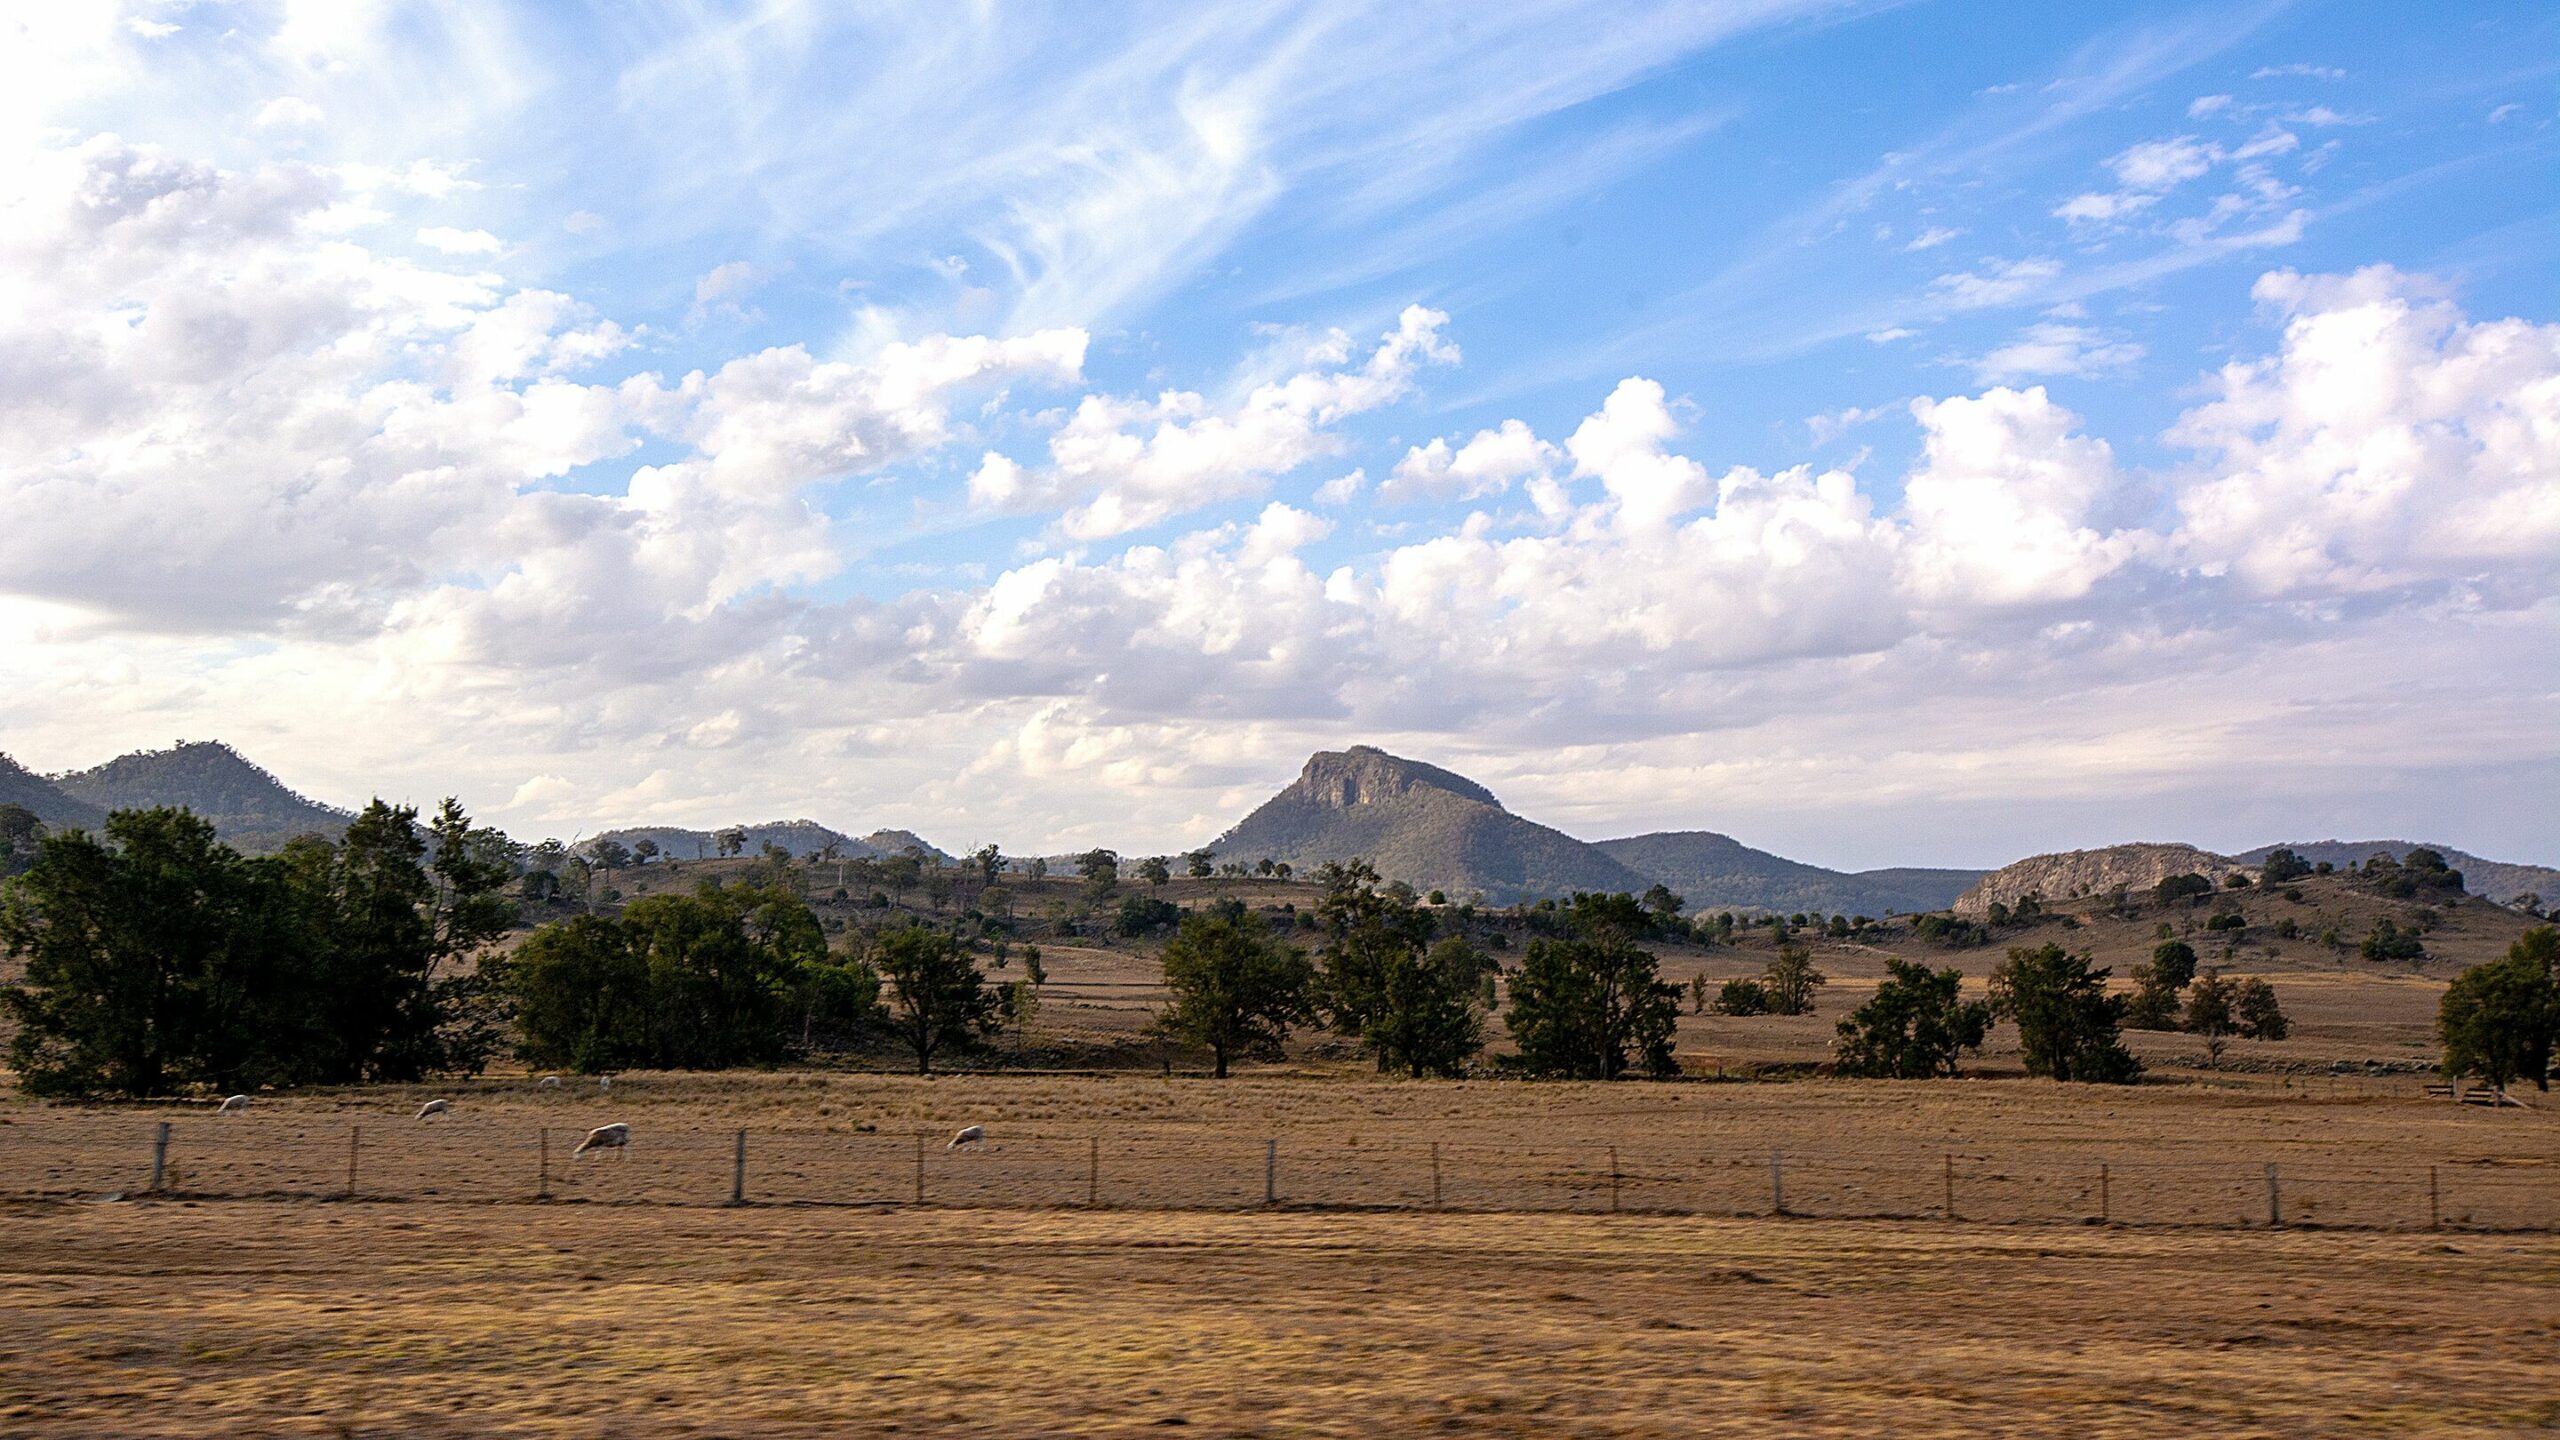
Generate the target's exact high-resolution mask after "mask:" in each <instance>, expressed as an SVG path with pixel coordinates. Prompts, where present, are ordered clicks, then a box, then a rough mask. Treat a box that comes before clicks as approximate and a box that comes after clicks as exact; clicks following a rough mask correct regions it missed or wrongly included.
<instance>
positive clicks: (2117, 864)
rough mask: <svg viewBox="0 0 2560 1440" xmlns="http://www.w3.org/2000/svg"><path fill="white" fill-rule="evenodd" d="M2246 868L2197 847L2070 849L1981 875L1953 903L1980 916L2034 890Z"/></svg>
mask: <svg viewBox="0 0 2560 1440" xmlns="http://www.w3.org/2000/svg"><path fill="white" fill-rule="evenodd" d="M2242 868H2245V867H2243V866H2242V865H2241V863H2240V862H2239V861H2238V860H2235V859H2233V858H2232V857H2230V856H2228V855H2216V854H2214V853H2213V852H2212V851H2210V850H2199V849H2197V848H2196V847H2194V846H2193V845H2157V844H2133V845H2109V846H2105V847H2103V848H2101V849H2097V850H2067V851H2064V852H2062V853H2060V854H2055V855H2031V856H2029V857H2027V858H2026V859H2024V860H2020V861H2018V862H2017V863H2015V864H2012V865H2003V866H2001V867H2000V868H1999V869H1997V870H1994V871H1992V872H1991V873H1990V874H1988V875H1985V876H1983V877H1982V879H1981V880H1979V881H1977V882H1976V883H1975V884H1974V886H1973V887H1972V888H1971V889H1969V890H1967V891H1965V892H1964V893H1963V894H1962V895H1959V896H1957V897H1956V899H1955V903H1954V905H1953V906H1952V907H1951V908H1953V909H1954V910H1955V912H1956V913H1957V914H1959V915H1980V914H1983V913H1984V912H1986V911H1988V910H1989V909H1990V908H1991V906H1992V904H1993V903H1994V902H1995V901H1996V902H1998V903H1999V904H2002V905H2015V904H2017V903H2018V901H2019V900H2020V899H2021V898H2023V897H2025V896H2027V895H2030V894H2034V895H2041V896H2043V897H2044V898H2045V899H2047V900H2055V901H2060V900H2070V899H2075V898H2077V897H2079V896H2082V895H2103V894H2106V893H2107V892H2108V891H2110V890H2113V889H2115V888H2116V887H2118V886H2123V887H2124V888H2125V889H2127V890H2147V889H2149V888H2151V887H2152V886H2154V885H2157V884H2159V883H2160V882H2161V881H2163V880H2166V879H2168V878H2169V877H2170V876H2172V875H2179V874H2196V875H2202V876H2203V877H2204V878H2206V879H2207V880H2211V881H2214V882H2216V883H2220V881H2221V879H2222V877H2223V876H2225V875H2228V874H2230V873H2231V872H2232V871H2234V870H2239V869H2242Z"/></svg>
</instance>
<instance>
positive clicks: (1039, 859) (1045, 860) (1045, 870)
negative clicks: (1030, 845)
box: [1030, 855, 1049, 880]
mask: <svg viewBox="0 0 2560 1440" xmlns="http://www.w3.org/2000/svg"><path fill="white" fill-rule="evenodd" d="M1030 875H1031V878H1032V879H1034V880H1046V879H1048V878H1049V857H1048V856H1046V855H1034V856H1032V857H1031V868H1030Z"/></svg>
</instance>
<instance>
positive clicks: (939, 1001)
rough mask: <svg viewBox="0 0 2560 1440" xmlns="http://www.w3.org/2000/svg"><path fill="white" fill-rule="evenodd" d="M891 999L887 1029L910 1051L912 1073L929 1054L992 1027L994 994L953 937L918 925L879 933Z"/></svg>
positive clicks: (926, 1068)
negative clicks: (913, 1064) (913, 1062)
mask: <svg viewBox="0 0 2560 1440" xmlns="http://www.w3.org/2000/svg"><path fill="white" fill-rule="evenodd" d="M877 964H878V967H879V971H880V975H881V978H882V979H884V980H886V981H888V983H889V985H890V987H891V992H892V999H891V1003H890V1007H889V1028H890V1029H891V1030H893V1031H894V1032H896V1034H897V1037H898V1039H899V1040H900V1041H901V1042H902V1043H904V1044H905V1045H906V1047H907V1048H908V1049H909V1050H911V1051H913V1052H915V1057H916V1073H917V1074H919V1075H926V1074H931V1073H932V1071H933V1057H934V1056H936V1055H940V1054H943V1053H946V1052H948V1051H952V1050H967V1049H971V1048H974V1047H975V1046H976V1045H977V1044H978V1043H979V1042H980V1041H981V1040H982V1039H983V1037H985V1036H986V1034H987V1033H988V1032H990V1031H991V1030H993V1029H994V1028H995V1018H996V993H995V992H994V991H993V990H990V989H988V988H987V977H986V976H985V975H984V974H983V973H981V972H980V971H979V969H978V962H977V961H976V959H975V958H973V957H972V956H971V955H970V954H969V952H968V950H967V949H966V947H964V946H962V945H961V943H960V941H959V939H958V937H956V936H952V935H946V934H944V933H942V932H941V931H938V930H929V929H927V928H925V927H924V926H921V925H905V926H900V927H898V928H896V929H893V930H889V931H887V932H885V933H883V934H882V935H881V937H880V947H879V951H878V956H877Z"/></svg>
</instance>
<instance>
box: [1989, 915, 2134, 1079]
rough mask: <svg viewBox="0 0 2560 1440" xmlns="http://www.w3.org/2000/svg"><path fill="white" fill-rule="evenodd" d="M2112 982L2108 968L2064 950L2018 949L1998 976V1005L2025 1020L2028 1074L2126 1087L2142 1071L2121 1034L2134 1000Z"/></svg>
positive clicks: (2021, 1036)
mask: <svg viewBox="0 0 2560 1440" xmlns="http://www.w3.org/2000/svg"><path fill="white" fill-rule="evenodd" d="M2106 983H2107V972H2106V970H2104V969H2103V968H2101V969H2095V970H2093V969H2091V968H2090V966H2089V957H2088V956H2086V955H2071V954H2067V953H2065V952H2064V950H2063V948H2062V947H2061V946H2059V945H2050V944H2049V945H2045V946H2043V947H2041V948H2039V949H2034V950H2026V949H2012V950H2010V952H2009V958H2008V959H2007V960H2006V961H2003V962H2002V963H2001V965H2000V967H1999V968H1998V969H1997V970H1994V971H1993V972H1992V973H1991V1005H1992V1010H1993V1013H1995V1014H1996V1015H1999V1016H2001V1017H2003V1018H2006V1019H2011V1020H2015V1021H2016V1022H2017V1023H2018V1041H2019V1048H2020V1050H2021V1051H2022V1052H2023V1058H2024V1059H2025V1061H2026V1066H2027V1073H2028V1074H2030V1075H2049V1076H2051V1077H2053V1078H2054V1079H2056V1080H2094V1081H2103V1082H2111V1083H2124V1082H2130V1081H2132V1080H2133V1079H2134V1078H2135V1077H2137V1076H2139V1075H2140V1074H2141V1073H2142V1062H2140V1061H2138V1060H2136V1059H2134V1058H2133V1055H2132V1053H2131V1052H2130V1051H2127V1050H2126V1049H2125V1048H2124V1045H2123V1042H2122V1041H2121V1039H2120V1038H2119V1035H2118V1029H2119V1026H2120V1025H2121V1024H2122V1023H2123V1020H2124V1012H2125V1005H2126V1001H2125V999H2124V997H2122V996H2117V995H2109V994H2107V993H2106Z"/></svg>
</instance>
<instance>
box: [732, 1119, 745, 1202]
mask: <svg viewBox="0 0 2560 1440" xmlns="http://www.w3.org/2000/svg"><path fill="white" fill-rule="evenodd" d="M729 1203H730V1204H732V1205H744V1204H746V1203H747V1131H746V1127H745V1126H743V1125H742V1126H740V1127H738V1154H737V1158H736V1159H735V1160H734V1161H733V1162H732V1163H731V1165H730V1169H729Z"/></svg>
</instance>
